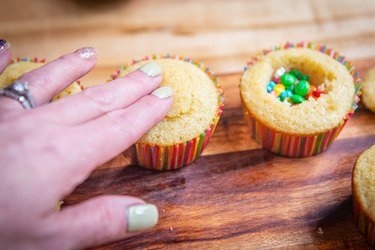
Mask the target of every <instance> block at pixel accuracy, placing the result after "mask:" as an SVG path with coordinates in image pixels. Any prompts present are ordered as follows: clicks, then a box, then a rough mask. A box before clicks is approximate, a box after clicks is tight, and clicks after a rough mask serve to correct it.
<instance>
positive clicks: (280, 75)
mask: <svg viewBox="0 0 375 250" xmlns="http://www.w3.org/2000/svg"><path fill="white" fill-rule="evenodd" d="M313 81H314V79H312V77H311V75H310V74H304V73H302V71H300V70H298V69H296V68H291V69H288V68H287V67H280V68H278V69H277V70H276V71H275V73H274V75H273V77H272V79H271V80H270V82H269V83H268V84H267V85H266V91H267V92H268V93H269V94H271V95H273V96H275V98H278V99H279V100H280V102H283V103H285V104H287V105H289V106H295V105H298V104H300V103H303V102H305V101H308V100H309V99H310V98H313V99H318V98H319V97H320V96H321V95H323V94H325V93H326V92H325V91H326V89H325V85H324V83H323V82H320V83H315V82H313Z"/></svg>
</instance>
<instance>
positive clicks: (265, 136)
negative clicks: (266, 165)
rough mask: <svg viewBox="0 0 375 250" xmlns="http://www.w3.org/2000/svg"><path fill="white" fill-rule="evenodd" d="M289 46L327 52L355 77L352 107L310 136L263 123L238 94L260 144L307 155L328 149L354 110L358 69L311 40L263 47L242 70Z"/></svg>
mask: <svg viewBox="0 0 375 250" xmlns="http://www.w3.org/2000/svg"><path fill="white" fill-rule="evenodd" d="M289 48H308V49H312V50H317V51H320V52H321V53H324V54H327V55H328V56H330V57H332V58H333V59H335V60H336V61H338V62H340V63H341V64H343V65H344V66H345V67H346V69H347V70H348V71H349V73H350V74H351V75H352V76H353V79H354V85H355V98H354V101H353V104H352V107H351V109H350V110H349V111H348V113H347V114H346V115H345V117H344V118H343V119H342V120H341V122H340V123H339V124H338V125H337V126H336V127H335V128H333V129H331V130H328V131H326V132H323V133H320V134H314V135H309V136H299V135H290V134H287V133H282V132H279V131H276V130H274V129H272V128H270V127H267V126H266V125H265V124H263V123H261V122H260V121H258V120H257V119H255V118H254V117H253V115H252V114H251V112H250V110H249V109H248V108H247V107H246V104H245V102H244V100H243V98H242V96H241V100H242V105H243V112H244V116H245V119H246V121H247V124H248V126H249V127H250V134H251V135H252V136H253V138H254V139H255V140H256V141H257V142H258V143H259V144H261V145H263V147H264V148H266V149H268V150H269V151H271V152H273V153H276V154H279V155H283V156H287V157H308V156H312V155H315V154H319V153H321V152H324V151H325V150H327V148H328V147H329V145H330V144H331V143H332V142H333V141H334V140H335V139H336V137H337V136H338V135H339V134H340V132H341V130H342V129H343V127H344V126H345V124H346V123H347V121H348V120H349V118H350V117H351V116H352V115H353V114H354V111H355V110H356V109H357V107H358V102H359V100H360V99H359V96H360V95H361V91H360V87H361V86H360V79H359V77H358V72H357V71H356V70H355V68H354V66H353V65H352V63H351V62H350V61H348V60H347V59H346V58H345V57H343V56H341V55H340V54H339V53H338V52H336V51H334V50H332V49H330V48H327V47H326V46H324V45H319V44H316V43H311V42H308V43H305V42H299V43H290V42H288V43H286V44H284V45H276V46H274V47H273V48H272V49H269V50H263V51H262V52H260V53H259V54H257V55H256V56H255V57H253V58H252V60H250V61H249V62H248V63H247V66H246V67H245V70H247V69H248V67H251V65H253V64H254V63H255V62H257V61H258V60H259V59H260V58H261V57H262V56H264V55H267V54H268V53H270V52H272V51H277V50H283V49H289Z"/></svg>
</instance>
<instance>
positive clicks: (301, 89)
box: [294, 80, 310, 96]
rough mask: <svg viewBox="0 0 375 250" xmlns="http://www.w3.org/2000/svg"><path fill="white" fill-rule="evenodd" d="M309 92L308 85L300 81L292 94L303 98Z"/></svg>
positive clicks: (306, 82)
mask: <svg viewBox="0 0 375 250" xmlns="http://www.w3.org/2000/svg"><path fill="white" fill-rule="evenodd" d="M309 90H310V83H309V82H308V81H305V80H301V81H300V82H299V83H297V85H296V86H295V87H294V93H295V94H297V95H300V96H305V95H306V94H307V93H309Z"/></svg>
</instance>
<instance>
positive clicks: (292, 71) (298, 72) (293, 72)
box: [289, 69, 303, 80]
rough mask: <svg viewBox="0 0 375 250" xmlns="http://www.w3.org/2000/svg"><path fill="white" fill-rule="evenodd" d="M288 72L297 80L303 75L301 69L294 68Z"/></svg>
mask: <svg viewBox="0 0 375 250" xmlns="http://www.w3.org/2000/svg"><path fill="white" fill-rule="evenodd" d="M289 74H292V75H294V76H295V77H297V79H298V80H301V78H302V76H303V75H302V73H301V71H298V70H296V69H292V70H291V71H289Z"/></svg>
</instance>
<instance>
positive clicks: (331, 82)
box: [240, 48, 355, 135]
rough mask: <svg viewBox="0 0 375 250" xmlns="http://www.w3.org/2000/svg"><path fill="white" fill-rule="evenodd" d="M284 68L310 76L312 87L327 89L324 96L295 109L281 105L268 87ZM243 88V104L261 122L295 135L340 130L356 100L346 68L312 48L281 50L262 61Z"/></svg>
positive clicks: (247, 74) (245, 79) (245, 78)
mask: <svg viewBox="0 0 375 250" xmlns="http://www.w3.org/2000/svg"><path fill="white" fill-rule="evenodd" d="M282 67H283V68H288V69H293V70H298V71H299V72H301V73H302V74H303V75H308V76H310V79H309V80H308V81H309V82H310V84H311V85H314V86H316V87H318V86H319V87H324V94H323V95H321V96H320V97H319V98H317V99H316V98H312V97H310V98H309V99H308V100H306V101H304V102H302V103H300V104H298V105H293V106H290V105H287V104H286V103H284V102H280V100H279V99H277V98H275V97H274V96H273V95H271V94H270V93H268V92H267V91H266V88H267V84H268V83H269V82H270V81H271V79H272V78H273V76H274V74H275V72H276V71H277V70H278V69H280V68H282ZM240 89H241V97H242V99H243V102H244V103H245V105H246V107H247V109H248V110H249V111H250V112H251V114H252V115H253V116H254V117H255V118H256V119H257V120H259V121H261V122H262V123H263V124H265V125H266V126H268V127H270V128H272V129H274V130H276V131H279V132H284V133H288V134H291V135H312V134H318V133H323V132H326V131H327V130H330V129H332V128H334V127H336V126H337V125H339V123H340V122H342V120H343V118H344V117H345V116H346V114H347V113H348V111H349V110H350V109H351V107H352V105H353V102H354V97H355V86H354V80H353V77H352V75H351V74H350V73H349V71H348V70H347V69H346V67H345V66H344V65H342V64H341V63H339V62H338V61H336V60H334V59H333V58H331V57H329V56H328V55H326V54H324V53H321V52H319V51H315V50H312V49H308V48H289V49H287V50H277V51H273V52H270V53H268V54H266V55H264V56H262V57H260V58H258V60H257V61H256V62H255V63H254V64H253V65H251V66H249V67H248V68H247V70H246V71H245V72H244V74H243V76H242V79H241V85H240Z"/></svg>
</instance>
